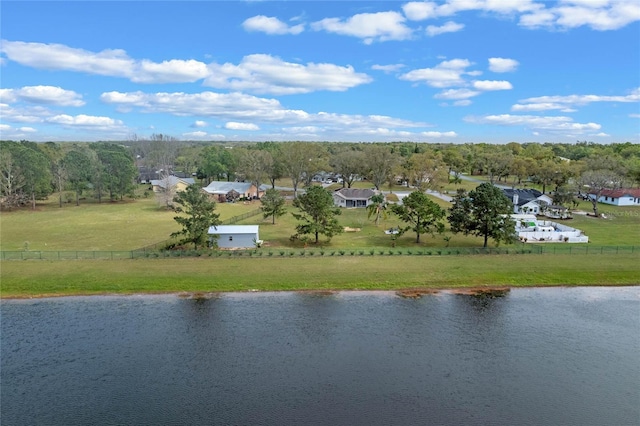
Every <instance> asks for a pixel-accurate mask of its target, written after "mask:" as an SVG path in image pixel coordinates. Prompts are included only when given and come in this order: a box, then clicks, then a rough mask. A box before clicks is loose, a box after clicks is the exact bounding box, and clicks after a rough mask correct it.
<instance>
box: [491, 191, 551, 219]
mask: <svg viewBox="0 0 640 426" xmlns="http://www.w3.org/2000/svg"><path fill="white" fill-rule="evenodd" d="M502 192H503V193H504V195H506V196H507V198H509V199H510V200H511V202H512V203H513V212H514V213H516V214H521V213H525V214H526V213H531V214H540V213H542V211H543V210H545V209H546V208H547V207H548V206H550V205H551V203H552V202H553V200H552V199H551V197H549V196H548V195H546V194H543V193H542V192H540V191H538V190H537V189H503V190H502Z"/></svg>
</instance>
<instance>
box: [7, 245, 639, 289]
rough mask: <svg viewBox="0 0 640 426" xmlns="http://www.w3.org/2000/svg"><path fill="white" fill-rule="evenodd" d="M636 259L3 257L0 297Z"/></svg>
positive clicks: (371, 282)
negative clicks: (49, 258)
mask: <svg viewBox="0 0 640 426" xmlns="http://www.w3.org/2000/svg"><path fill="white" fill-rule="evenodd" d="M639 260H640V255H638V254H623V255H555V256H554V255H526V256H525V255H490V256H487V255H478V256H460V257H429V258H426V257H410V256H404V257H402V258H389V259H385V258H380V257H340V258H319V257H316V258H282V259H279V258H243V259H233V258H223V259H221V258H187V259H184V258H183V259H172V258H170V259H144V260H114V261H109V260H103V261H100V260H80V261H7V262H2V264H1V267H2V292H1V296H2V297H3V298H9V297H34V296H42V295H80V294H131V293H157V292H183V291H184V292H219V291H249V290H259V291H280V290H309V289H315V290H318V289H332V290H372V289H375V290H389V289H403V288H451V287H477V286H516V287H519V286H546V285H638V284H640V277H639V276H638V272H637V264H638V261H639Z"/></svg>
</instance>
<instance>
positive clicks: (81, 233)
mask: <svg viewBox="0 0 640 426" xmlns="http://www.w3.org/2000/svg"><path fill="white" fill-rule="evenodd" d="M434 201H436V202H437V203H438V204H440V205H441V206H442V207H445V208H446V207H448V206H449V203H447V202H445V201H442V200H440V199H436V198H434ZM590 206H591V205H590V203H587V202H582V203H581V205H580V206H579V208H580V209H582V210H584V211H590ZM258 207H259V203H258V202H253V203H247V204H244V203H237V204H218V205H217V211H218V212H219V213H220V215H221V218H222V219H228V218H230V217H233V216H237V215H240V214H243V213H245V212H248V211H252V210H255V209H257V208H258ZM289 208H291V207H289ZM601 211H602V212H604V213H605V215H606V216H607V219H597V218H594V217H590V216H584V215H574V217H575V218H574V219H573V220H570V221H568V222H566V223H567V224H569V225H570V226H573V227H577V228H579V229H582V230H583V231H584V232H585V233H586V234H587V235H589V237H590V239H591V243H590V245H589V246H607V245H612V246H615V245H619V246H625V245H636V246H637V245H638V244H639V243H640V208H638V207H614V206H607V205H601ZM174 215H175V213H173V212H171V211H166V210H163V209H159V208H158V207H157V204H156V202H155V200H153V199H152V198H149V199H144V198H142V199H138V200H136V201H125V202H117V203H103V204H95V203H91V202H86V203H84V204H81V205H80V206H79V207H76V206H74V205H70V204H67V205H65V206H64V207H63V208H59V207H58V206H57V204H56V203H55V200H52V201H50V202H47V203H42V204H39V205H38V208H37V210H36V211H31V210H21V211H14V212H2V214H1V215H0V241H1V244H2V250H19V251H20V250H24V249H25V248H26V247H25V246H26V244H25V243H26V242H28V249H29V250H31V251H36V250H41V251H55V250H60V251H65V250H79V251H93V250H106V251H108V250H114V251H116V250H125V251H126V250H134V249H137V248H140V247H143V246H146V245H150V244H153V243H157V242H160V241H164V240H166V239H167V238H168V237H169V234H170V233H171V232H173V231H175V230H177V229H178V226H177V224H176V223H175V221H174V220H173V216H174ZM339 221H340V223H341V224H342V225H343V226H345V227H349V228H353V229H359V230H358V231H355V232H345V233H343V234H341V235H338V236H336V237H334V238H333V239H332V240H331V241H330V242H328V243H327V242H326V241H325V239H324V238H322V237H321V244H320V246H321V247H323V248H325V249H327V255H326V256H324V257H322V256H320V255H316V256H313V257H311V256H304V257H302V256H300V257H298V256H291V257H280V256H277V254H276V255H274V256H273V257H271V256H267V255H266V254H267V253H268V252H266V253H263V254H265V255H264V256H260V257H257V256H256V257H251V258H250V257H241V258H236V257H208V256H207V257H204V256H203V257H201V258H160V259H135V260H129V259H126V260H63V261H47V260H41V261H39V260H27V261H3V262H2V263H1V264H0V268H1V269H0V278H1V281H0V285H1V287H0V290H1V292H0V296H1V297H32V296H37V295H64V294H108V293H123V294H129V293H145V292H181V291H185V292H215V291H246V290H250V289H257V290H261V291H268V290H304V289H335V290H341V289H343V290H345V289H398V288H413V287H437V288H442V287H459V286H462V287H466V286H471V287H474V286H496V285H508V286H535V285H639V284H640V275H638V272H637V270H638V267H637V265H638V262H639V261H640V251H638V252H635V253H629V252H624V253H620V254H617V255H616V254H589V255H584V254H582V255H576V254H573V255H568V254H561V255H560V254H559V255H551V254H544V255H534V254H527V255H522V254H520V255H515V254H500V255H495V254H494V255H474V256H437V255H435V254H436V253H437V252H436V251H434V252H433V253H434V255H433V256H379V252H378V251H379V250H385V249H386V250H389V249H391V248H392V240H391V237H390V236H389V235H386V234H385V233H384V230H385V229H388V228H390V227H394V226H398V225H400V222H399V221H398V220H397V219H396V218H395V217H394V216H393V215H390V216H389V217H388V218H387V219H383V220H382V221H381V223H380V224H379V225H378V226H376V225H375V224H374V223H373V222H372V221H371V220H370V219H368V218H367V213H366V211H365V210H364V209H344V210H342V214H341V215H340V217H339ZM244 223H252V224H256V223H258V224H260V225H261V226H260V236H261V238H262V239H263V240H265V247H264V248H263V249H262V250H263V251H269V250H273V251H275V252H276V253H277V250H278V249H280V248H284V249H295V250H298V249H301V248H302V247H303V245H304V244H303V243H302V242H300V241H295V242H292V241H290V240H289V237H290V236H291V235H292V234H293V233H294V228H295V224H296V222H295V220H294V219H293V217H292V216H291V215H290V214H287V215H285V216H283V217H280V218H277V219H276V224H275V225H272V224H271V218H268V219H263V218H262V216H254V217H252V218H249V219H246V220H245V222H244ZM446 235H448V236H450V237H451V239H450V241H448V242H447V241H445V240H444V238H443V236H442V235H439V236H436V237H435V238H432V237H431V236H429V235H423V236H422V237H421V243H420V244H419V245H416V243H415V235H414V234H412V233H410V232H409V233H407V234H406V235H404V236H402V237H400V238H398V240H397V241H396V249H398V250H399V249H409V248H413V247H417V248H432V247H436V248H437V247H441V248H442V247H445V246H446V245H447V244H448V245H449V246H450V247H480V246H481V239H480V238H475V237H465V236H462V235H452V234H450V233H449V232H447V233H446ZM561 246H563V247H565V246H566V245H561ZM311 247H314V245H313V244H309V248H311ZM356 248H357V249H370V248H375V250H376V256H367V255H364V256H344V257H343V256H339V255H337V254H336V255H335V256H329V251H334V250H340V249H343V250H347V251H348V250H352V251H353V250H354V249H356ZM347 254H348V253H347ZM365 254H366V253H365ZM265 271H268V273H267V272H265Z"/></svg>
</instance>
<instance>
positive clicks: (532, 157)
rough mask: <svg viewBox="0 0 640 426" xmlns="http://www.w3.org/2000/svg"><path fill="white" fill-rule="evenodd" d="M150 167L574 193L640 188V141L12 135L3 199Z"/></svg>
mask: <svg viewBox="0 0 640 426" xmlns="http://www.w3.org/2000/svg"><path fill="white" fill-rule="evenodd" d="M136 166H137V167H136ZM143 167H146V168H147V169H148V170H151V171H153V172H154V173H155V175H156V176H157V177H155V178H156V179H162V178H163V177H167V176H168V175H169V174H171V173H175V172H178V171H179V172H182V173H184V174H185V175H187V176H191V175H195V176H197V178H199V179H200V182H201V185H202V186H205V185H206V184H208V183H209V182H210V181H213V180H227V181H235V180H241V181H247V182H252V183H254V184H255V185H256V186H260V185H262V184H269V185H270V186H271V187H272V188H273V187H275V185H276V181H278V180H285V181H288V182H290V185H288V186H291V187H292V188H294V193H295V195H296V196H297V193H298V190H299V189H300V188H301V187H308V186H309V185H310V184H311V183H312V179H313V178H314V177H315V176H317V175H318V174H319V173H327V174H331V175H332V176H334V177H338V178H339V179H340V181H341V182H342V185H343V186H344V187H351V186H352V185H353V183H354V182H355V181H356V180H359V179H365V180H367V181H369V182H370V183H371V185H372V187H375V188H377V189H380V188H382V187H383V186H385V185H387V184H398V183H402V184H405V185H407V186H411V187H415V188H417V189H420V190H426V189H434V190H438V189H441V188H442V187H443V186H444V185H445V184H446V183H447V182H448V181H451V180H453V181H454V182H455V181H459V179H460V176H461V175H462V174H467V175H483V176H487V177H488V178H489V180H490V182H492V183H501V184H503V185H510V186H514V187H515V186H518V185H522V184H524V183H526V182H532V183H535V184H539V185H540V186H541V188H542V190H543V192H552V193H554V194H574V193H575V192H577V191H580V190H581V189H584V188H585V187H584V185H589V188H592V187H594V185H595V184H597V183H598V182H605V186H609V187H616V186H640V145H638V144H631V143H628V142H627V143H621V144H609V145H602V144H595V143H591V142H577V143H575V144H556V143H544V144H541V143H522V144H521V143H516V142H511V143H508V144H501V145H496V144H489V143H476V144H427V143H414V142H395V143H346V142H344V143H342V142H260V143H250V142H233V143H221V142H193V141H180V140H178V139H176V138H174V137H171V136H167V135H163V134H154V135H152V136H151V137H149V138H138V137H137V136H135V135H133V136H132V137H131V138H130V140H127V141H124V142H122V143H119V144H114V143H102V142H99V143H98V142H96V143H52V142H47V143H33V142H28V141H20V142H13V141H3V142H1V150H0V179H1V182H0V190H1V196H2V205H3V206H4V207H11V206H17V205H25V204H31V205H35V201H36V200H39V199H43V198H46V197H47V196H49V195H51V194H53V193H58V194H62V192H63V191H72V192H73V193H74V194H75V197H74V198H75V202H76V204H77V203H79V201H80V199H81V197H82V196H83V194H92V195H94V196H95V197H96V198H97V199H98V200H99V201H101V200H102V199H103V197H108V198H109V199H110V200H115V199H121V198H122V197H124V196H126V195H127V194H129V193H131V190H132V188H133V184H134V182H135V177H137V176H138V173H139V172H138V168H140V169H142V168H143ZM594 174H595V175H597V176H593V175H594ZM596 178H598V179H596ZM560 198H561V197H560ZM62 201H63V200H62V196H61V195H60V203H61V204H62Z"/></svg>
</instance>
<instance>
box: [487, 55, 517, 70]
mask: <svg viewBox="0 0 640 426" xmlns="http://www.w3.org/2000/svg"><path fill="white" fill-rule="evenodd" d="M518 65H519V62H518V61H516V60H515V59H508V58H489V70H491V71H493V72H511V71H515V70H516V68H518Z"/></svg>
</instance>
